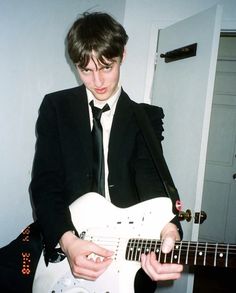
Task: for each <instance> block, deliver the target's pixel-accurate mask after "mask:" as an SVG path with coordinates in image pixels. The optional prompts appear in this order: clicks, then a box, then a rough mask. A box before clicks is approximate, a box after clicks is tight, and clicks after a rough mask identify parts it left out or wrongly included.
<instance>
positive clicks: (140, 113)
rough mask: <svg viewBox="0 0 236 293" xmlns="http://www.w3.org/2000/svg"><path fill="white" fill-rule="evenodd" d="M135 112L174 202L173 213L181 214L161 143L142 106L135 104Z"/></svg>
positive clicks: (163, 181) (157, 168) (167, 192)
mask: <svg viewBox="0 0 236 293" xmlns="http://www.w3.org/2000/svg"><path fill="white" fill-rule="evenodd" d="M134 112H135V116H136V119H137V122H138V126H139V128H140V129H141V131H142V134H143V137H144V140H145V142H146V145H147V147H148V149H149V152H150V154H151V157H152V159H153V162H154V165H155V168H156V170H157V172H158V174H159V176H160V178H161V181H162V183H163V185H164V188H165V191H166V194H167V195H168V196H169V198H170V199H171V200H172V203H173V213H174V214H177V213H178V212H179V206H180V200H179V194H178V191H177V189H176V187H175V185H174V182H173V179H172V177H171V174H170V172H169V169H168V166H167V164H166V161H165V158H164V155H163V151H162V149H161V145H160V142H159V141H158V139H157V136H156V134H155V132H154V129H153V126H152V124H151V122H150V119H149V118H148V116H147V114H146V111H145V110H144V108H143V106H142V104H136V103H135V107H134Z"/></svg>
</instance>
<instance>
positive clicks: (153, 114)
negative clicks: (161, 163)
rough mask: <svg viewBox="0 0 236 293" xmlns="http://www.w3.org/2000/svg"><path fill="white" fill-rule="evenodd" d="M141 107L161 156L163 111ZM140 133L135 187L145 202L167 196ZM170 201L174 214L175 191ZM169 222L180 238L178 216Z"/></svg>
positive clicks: (180, 230) (143, 105) (152, 107)
mask: <svg viewBox="0 0 236 293" xmlns="http://www.w3.org/2000/svg"><path fill="white" fill-rule="evenodd" d="M141 106H142V107H143V108H144V110H145V112H146V114H147V116H148V118H149V120H150V122H151V127H152V128H153V130H154V133H155V135H156V138H157V140H156V141H157V143H159V147H160V150H161V155H163V150H162V145H161V142H162V140H163V139H164V137H163V135H162V133H163V130H164V129H163V122H162V120H163V118H164V113H163V110H162V108H160V107H157V106H151V105H147V104H141ZM144 131H145V130H144ZM142 132H143V131H142V130H140V131H139V132H138V135H137V138H136V140H137V141H136V146H137V147H136V151H137V153H136V160H135V173H136V186H137V188H138V194H139V196H140V200H146V199H149V198H153V197H160V196H167V192H166V189H165V186H164V184H163V181H162V179H161V177H160V175H159V173H158V171H157V168H156V165H155V163H154V161H153V159H152V156H151V153H150V149H149V147H148V146H147V144H146V142H145V139H144V136H143V133H142ZM163 158H164V155H163ZM171 182H172V179H171ZM173 187H174V183H173ZM174 188H175V187H174ZM175 190H176V188H175ZM171 199H172V203H173V211H175V213H176V212H177V211H176V209H175V202H176V201H177V200H179V195H178V192H177V191H176V193H175V196H174V198H173V196H172V198H171ZM171 222H173V223H174V224H175V225H176V226H177V227H178V229H179V232H180V236H181V238H182V229H181V225H180V223H179V220H178V216H177V215H176V216H175V217H174V219H173V220H172V221H171Z"/></svg>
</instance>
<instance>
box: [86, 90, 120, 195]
mask: <svg viewBox="0 0 236 293" xmlns="http://www.w3.org/2000/svg"><path fill="white" fill-rule="evenodd" d="M86 92H87V97H88V104H89V103H90V102H91V101H92V100H93V101H94V106H95V107H98V108H103V106H104V105H105V104H108V105H109V107H110V110H109V111H106V112H104V113H103V114H102V116H101V125H102V128H103V151H104V170H105V197H106V199H107V200H109V201H110V194H109V188H108V174H109V170H108V163H107V158H108V145H109V138H110V132H111V126H112V121H113V116H114V113H115V109H116V104H117V101H118V99H119V96H120V93H121V86H120V85H118V88H117V90H116V92H115V93H114V94H113V95H112V96H111V97H110V98H109V99H108V100H106V101H98V100H97V99H96V98H94V96H93V94H92V93H91V92H90V91H89V90H88V89H87V88H86ZM89 118H90V125H91V130H92V128H93V114H92V110H91V107H90V106H89Z"/></svg>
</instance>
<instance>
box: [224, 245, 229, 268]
mask: <svg viewBox="0 0 236 293" xmlns="http://www.w3.org/2000/svg"><path fill="white" fill-rule="evenodd" d="M228 256H229V244H227V249H226V258H225V267H226V268H227V267H228Z"/></svg>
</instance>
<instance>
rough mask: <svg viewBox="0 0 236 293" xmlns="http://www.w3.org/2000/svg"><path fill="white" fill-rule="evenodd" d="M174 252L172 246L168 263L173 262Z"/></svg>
mask: <svg viewBox="0 0 236 293" xmlns="http://www.w3.org/2000/svg"><path fill="white" fill-rule="evenodd" d="M174 253H175V247H174V249H173V250H172V251H171V258H170V263H173V258H174Z"/></svg>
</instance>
